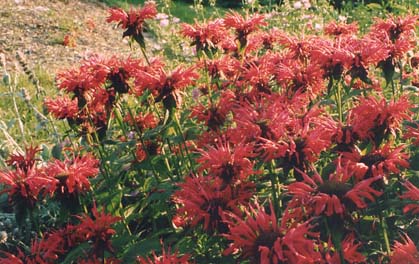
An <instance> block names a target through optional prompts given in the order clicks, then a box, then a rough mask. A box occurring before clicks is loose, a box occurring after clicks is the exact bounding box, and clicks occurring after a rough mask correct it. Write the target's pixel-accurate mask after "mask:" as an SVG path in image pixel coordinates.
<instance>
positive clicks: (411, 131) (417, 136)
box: [403, 124, 419, 146]
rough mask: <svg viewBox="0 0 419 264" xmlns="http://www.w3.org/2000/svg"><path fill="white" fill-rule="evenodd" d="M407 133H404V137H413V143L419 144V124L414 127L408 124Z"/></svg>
mask: <svg viewBox="0 0 419 264" xmlns="http://www.w3.org/2000/svg"><path fill="white" fill-rule="evenodd" d="M406 129H407V131H406V133H405V134H404V135H403V138H404V139H409V138H411V139H413V142H412V144H413V145H415V146H419V125H417V124H416V125H415V126H414V127H412V126H408V127H407V128H406Z"/></svg>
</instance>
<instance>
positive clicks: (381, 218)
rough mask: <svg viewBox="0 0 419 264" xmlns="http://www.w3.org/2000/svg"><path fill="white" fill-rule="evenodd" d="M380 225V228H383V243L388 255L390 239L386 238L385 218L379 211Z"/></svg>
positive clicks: (389, 253) (389, 252)
mask: <svg viewBox="0 0 419 264" xmlns="http://www.w3.org/2000/svg"><path fill="white" fill-rule="evenodd" d="M380 225H381V229H382V230H383V237H384V243H385V245H386V251H387V255H388V256H390V255H391V248H390V240H389V239H388V231H387V224H386V220H385V218H384V217H383V215H382V214H381V213H380Z"/></svg>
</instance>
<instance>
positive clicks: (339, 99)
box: [335, 82, 343, 123]
mask: <svg viewBox="0 0 419 264" xmlns="http://www.w3.org/2000/svg"><path fill="white" fill-rule="evenodd" d="M339 83H340V82H338V83H337V85H336V94H335V98H336V104H337V106H338V114H339V121H340V122H341V123H342V121H343V110H342V91H341V86H340V85H339Z"/></svg>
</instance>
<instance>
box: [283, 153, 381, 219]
mask: <svg viewBox="0 0 419 264" xmlns="http://www.w3.org/2000/svg"><path fill="white" fill-rule="evenodd" d="M300 174H301V175H302V177H303V179H304V181H301V182H295V183H291V184H290V185H288V186H287V190H288V193H290V194H291V195H292V196H293V198H292V201H291V202H290V203H289V204H288V207H289V208H297V207H300V206H304V207H305V208H306V210H307V214H308V215H309V216H310V215H312V214H314V215H322V214H325V215H327V216H332V215H335V214H337V215H342V214H344V213H348V212H345V208H346V207H347V206H350V205H351V204H350V203H348V201H350V202H351V203H353V204H355V205H356V207H357V208H365V207H367V203H366V202H365V200H370V201H372V202H373V201H375V198H374V196H380V195H381V192H379V191H377V190H374V189H373V188H372V187H371V186H370V185H371V184H372V183H373V182H375V181H377V180H379V179H381V177H380V176H377V177H374V178H370V179H367V180H362V181H360V182H358V183H356V184H351V183H350V179H351V177H352V176H353V171H350V170H349V167H348V166H346V167H342V166H341V162H340V160H338V164H337V168H336V173H334V174H330V175H329V179H328V180H326V181H325V180H323V179H322V178H321V177H320V175H318V174H315V175H314V176H313V177H309V176H308V175H307V174H306V173H304V172H300Z"/></svg>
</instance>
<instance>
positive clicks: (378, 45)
mask: <svg viewBox="0 0 419 264" xmlns="http://www.w3.org/2000/svg"><path fill="white" fill-rule="evenodd" d="M344 44H345V45H344V48H345V49H346V50H348V51H349V52H351V53H352V63H351V67H350V70H349V74H350V76H351V77H352V78H359V79H360V80H362V81H363V82H365V83H368V84H372V81H371V79H369V78H368V68H369V66H370V65H376V64H377V63H378V62H380V61H383V60H385V59H387V57H388V55H389V51H388V49H387V47H386V46H385V45H383V43H382V42H380V41H378V40H376V39H371V38H368V37H365V38H364V39H355V38H349V39H346V41H345V43H344Z"/></svg>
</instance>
